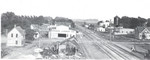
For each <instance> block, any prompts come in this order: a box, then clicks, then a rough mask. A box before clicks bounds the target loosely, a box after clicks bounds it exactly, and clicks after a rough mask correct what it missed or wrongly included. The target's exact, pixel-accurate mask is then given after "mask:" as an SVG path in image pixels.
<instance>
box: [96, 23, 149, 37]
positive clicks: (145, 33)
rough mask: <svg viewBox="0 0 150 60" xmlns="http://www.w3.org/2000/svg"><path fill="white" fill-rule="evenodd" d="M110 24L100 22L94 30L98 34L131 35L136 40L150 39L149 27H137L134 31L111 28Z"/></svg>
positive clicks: (119, 27) (120, 27)
mask: <svg viewBox="0 0 150 60" xmlns="http://www.w3.org/2000/svg"><path fill="white" fill-rule="evenodd" d="M114 23H115V22H114ZM110 24H111V22H109V21H106V22H102V23H100V24H99V27H98V28H96V30H97V31H99V32H109V33H113V34H114V35H133V36H134V38H136V39H150V27H146V26H140V27H139V26H138V27H137V28H135V29H131V28H124V27H122V26H118V27H113V26H111V25H110Z"/></svg>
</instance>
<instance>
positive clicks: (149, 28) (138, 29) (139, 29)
mask: <svg viewBox="0 0 150 60" xmlns="http://www.w3.org/2000/svg"><path fill="white" fill-rule="evenodd" d="M145 28H147V29H148V30H149V31H150V27H137V28H136V29H135V31H136V32H138V33H141V32H142V31H143V30H144V29H145Z"/></svg>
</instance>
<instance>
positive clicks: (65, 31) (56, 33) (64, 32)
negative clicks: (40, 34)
mask: <svg viewBox="0 0 150 60" xmlns="http://www.w3.org/2000/svg"><path fill="white" fill-rule="evenodd" d="M71 36H75V37H76V31H75V30H72V29H70V28H69V27H68V26H64V25H59V26H52V27H51V28H50V31H49V33H48V37H49V38H63V39H66V38H70V37H71Z"/></svg>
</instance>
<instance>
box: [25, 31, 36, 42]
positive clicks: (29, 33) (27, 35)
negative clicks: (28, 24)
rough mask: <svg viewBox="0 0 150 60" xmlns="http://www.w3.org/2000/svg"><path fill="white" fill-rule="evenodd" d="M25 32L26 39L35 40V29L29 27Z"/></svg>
mask: <svg viewBox="0 0 150 60" xmlns="http://www.w3.org/2000/svg"><path fill="white" fill-rule="evenodd" d="M25 32H26V35H25V39H26V40H28V41H33V40H34V37H33V36H34V35H35V31H34V30H31V29H27V30H26V31H25Z"/></svg>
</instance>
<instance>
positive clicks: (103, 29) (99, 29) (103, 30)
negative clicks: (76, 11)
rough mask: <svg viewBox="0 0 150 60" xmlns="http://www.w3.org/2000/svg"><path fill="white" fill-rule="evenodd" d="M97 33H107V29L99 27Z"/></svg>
mask: <svg viewBox="0 0 150 60" xmlns="http://www.w3.org/2000/svg"><path fill="white" fill-rule="evenodd" d="M97 31H100V32H105V28H102V27H99V28H97Z"/></svg>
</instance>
